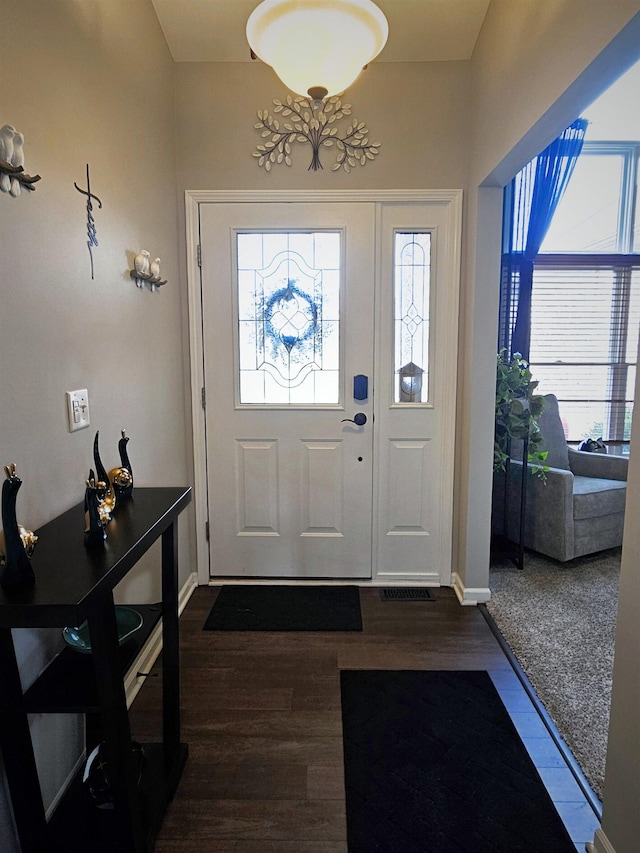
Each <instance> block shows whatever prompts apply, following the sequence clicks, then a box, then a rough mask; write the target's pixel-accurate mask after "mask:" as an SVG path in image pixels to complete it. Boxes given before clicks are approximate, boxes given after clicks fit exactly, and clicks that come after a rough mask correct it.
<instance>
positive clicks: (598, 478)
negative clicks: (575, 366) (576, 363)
mask: <svg viewBox="0 0 640 853" xmlns="http://www.w3.org/2000/svg"><path fill="white" fill-rule="evenodd" d="M540 432H541V433H542V437H543V439H544V447H543V448H542V449H543V450H546V451H548V456H547V460H546V464H547V465H548V466H549V471H548V472H547V474H546V482H543V481H542V480H541V479H540V478H539V477H536V476H532V475H531V474H530V475H529V476H528V477H527V497H526V512H525V526H524V545H525V547H526V548H531V549H533V550H534V551H538V552H540V553H541V554H546V555H547V556H548V557H552V558H553V559H555V560H560V561H562V562H565V561H567V560H572V559H574V557H581V556H583V555H584V554H591V553H593V552H595V551H603V550H604V549H606V548H614V547H616V546H618V545H620V544H622V529H623V525H624V509H625V501H626V496H627V483H626V480H627V466H628V460H627V459H626V458H625V457H622V456H609V455H607V454H602V453H585V452H581V451H578V450H574V449H573V448H571V447H569V446H568V445H567V442H566V439H565V436H564V430H563V427H562V422H561V420H560V413H559V411H558V401H557V399H556V397H555V396H554V395H553V394H547V395H546V396H545V407H544V411H543V413H542V415H541V417H540ZM517 444H518V445H519V446H516V443H515V442H514V447H513V448H512V453H511V455H512V459H511V464H510V473H509V498H508V501H507V525H506V532H507V537H508V538H509V539H511V540H512V541H514V542H517V541H518V539H519V525H520V485H521V482H522V461H521V460H522V443H521V442H518V443H517ZM529 468H531V466H530V465H529Z"/></svg>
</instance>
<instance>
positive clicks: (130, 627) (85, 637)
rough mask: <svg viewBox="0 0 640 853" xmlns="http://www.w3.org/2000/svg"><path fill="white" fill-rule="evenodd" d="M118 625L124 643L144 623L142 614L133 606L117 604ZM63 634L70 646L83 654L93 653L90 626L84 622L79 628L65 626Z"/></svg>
mask: <svg viewBox="0 0 640 853" xmlns="http://www.w3.org/2000/svg"><path fill="white" fill-rule="evenodd" d="M115 611H116V625H117V627H118V642H119V643H120V645H122V644H123V643H124V642H125V641H126V640H128V639H129V637H130V636H131V635H132V634H135V632H136V631H137V630H138V628H140V626H141V625H142V616H141V615H140V614H139V613H138V611H137V610H134V609H133V607H123V606H122V605H116V607H115ZM62 636H63V637H64V641H65V643H66V644H67V645H68V646H71V648H72V649H74V650H75V651H76V652H81V653H82V654H83V655H90V654H91V638H90V637H89V626H88V625H87V623H86V622H83V623H82V625H80V626H79V627H78V628H63V630H62Z"/></svg>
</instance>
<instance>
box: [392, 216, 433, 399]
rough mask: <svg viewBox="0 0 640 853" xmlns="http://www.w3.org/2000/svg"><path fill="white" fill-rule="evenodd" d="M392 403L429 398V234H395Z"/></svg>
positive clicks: (397, 232)
mask: <svg viewBox="0 0 640 853" xmlns="http://www.w3.org/2000/svg"><path fill="white" fill-rule="evenodd" d="M393 285H394V286H393V290H394V315H393V325H394V373H395V381H394V389H395V390H394V403H426V402H427V401H428V399H429V302H430V290H431V234H430V233H429V232H411V233H406V232H399V231H396V233H395V246H394V283H393Z"/></svg>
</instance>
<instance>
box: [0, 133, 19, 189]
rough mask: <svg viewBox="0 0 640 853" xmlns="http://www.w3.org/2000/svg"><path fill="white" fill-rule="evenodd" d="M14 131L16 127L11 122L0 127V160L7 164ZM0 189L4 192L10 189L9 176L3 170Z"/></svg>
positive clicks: (11, 154) (9, 161)
mask: <svg viewBox="0 0 640 853" xmlns="http://www.w3.org/2000/svg"><path fill="white" fill-rule="evenodd" d="M15 133H16V129H15V127H14V126H13V125H11V124H5V125H4V126H3V127H2V128H0V160H3V161H4V162H5V163H7V164H8V165H9V166H11V165H12V163H11V159H12V157H13V137H14V136H15ZM0 190H2V192H5V193H8V192H10V190H11V178H10V177H9V175H7V174H6V173H4V172H3V173H2V174H1V175H0Z"/></svg>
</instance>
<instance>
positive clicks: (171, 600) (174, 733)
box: [162, 522, 180, 771]
mask: <svg viewBox="0 0 640 853" xmlns="http://www.w3.org/2000/svg"><path fill="white" fill-rule="evenodd" d="M162 602H163V604H162V662H163V663H162V665H163V670H162V676H163V677H162V690H163V696H162V701H163V710H164V714H163V742H164V758H165V767H166V768H167V770H169V771H170V769H171V768H174V767H175V766H176V765H177V763H178V760H179V751H180V649H179V625H178V529H177V522H174V523H173V524H171V525H170V526H169V527H168V528H167V530H165V532H164V533H163V534H162Z"/></svg>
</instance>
